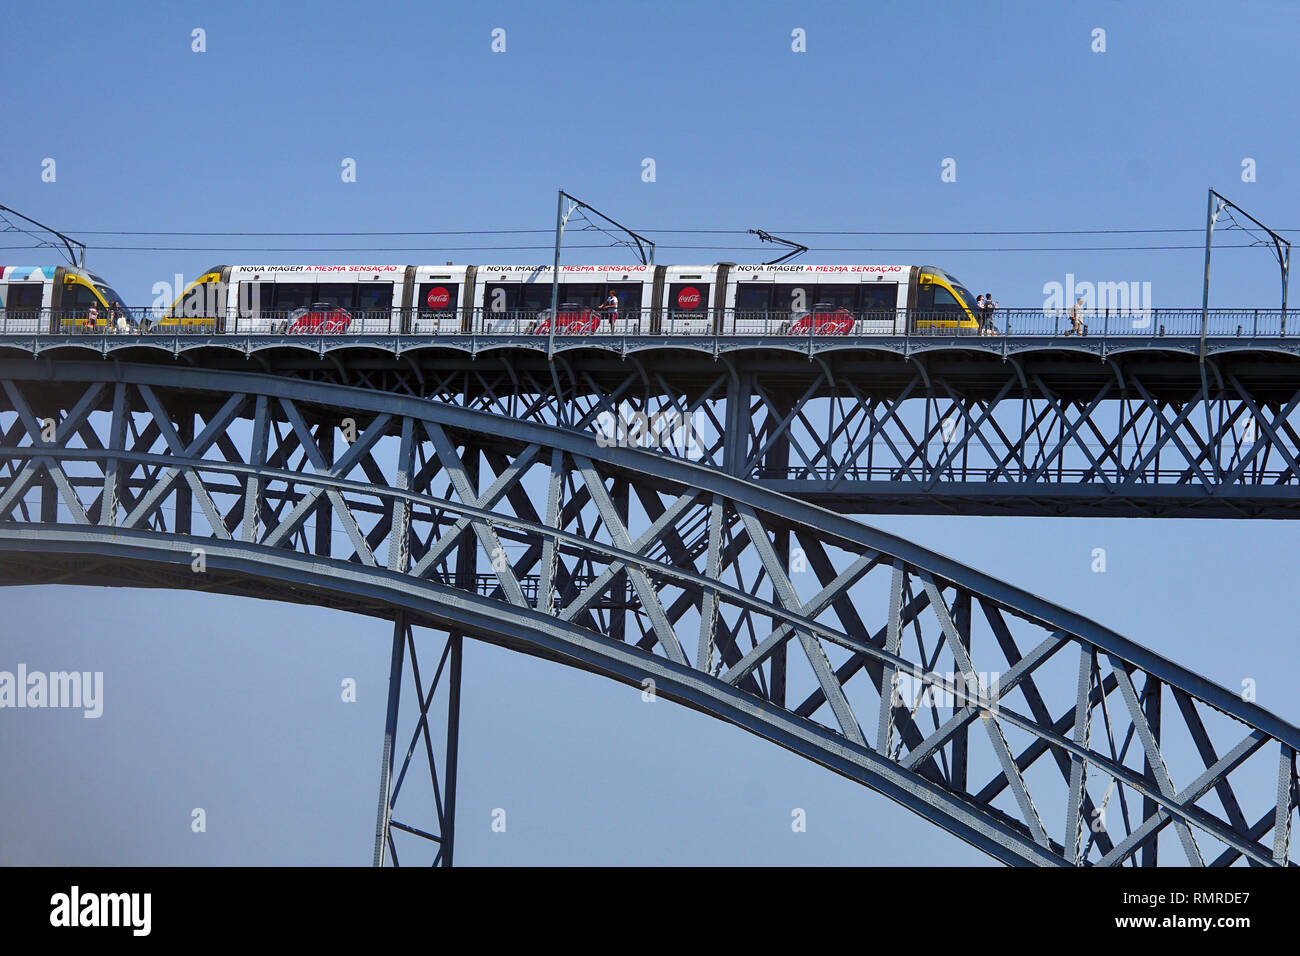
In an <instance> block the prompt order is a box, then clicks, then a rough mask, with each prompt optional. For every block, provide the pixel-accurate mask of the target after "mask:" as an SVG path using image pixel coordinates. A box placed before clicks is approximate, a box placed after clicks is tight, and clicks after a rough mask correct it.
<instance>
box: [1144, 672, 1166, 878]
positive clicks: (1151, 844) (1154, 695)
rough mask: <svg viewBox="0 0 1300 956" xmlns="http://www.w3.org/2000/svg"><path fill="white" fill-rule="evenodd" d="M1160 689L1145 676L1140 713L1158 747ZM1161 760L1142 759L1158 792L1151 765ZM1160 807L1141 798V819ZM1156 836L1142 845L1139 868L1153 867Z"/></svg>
mask: <svg viewBox="0 0 1300 956" xmlns="http://www.w3.org/2000/svg"><path fill="white" fill-rule="evenodd" d="M1160 688H1161V683H1160V681H1159V680H1157V679H1156V678H1154V677H1152V676H1151V675H1150V674H1148V675H1147V680H1146V684H1145V685H1143V687H1142V712H1143V713H1144V714H1146V718H1147V723H1148V724H1149V725H1150V726H1151V736H1152V737H1153V738H1155V742H1156V744H1157V745H1158V744H1159V743H1160ZM1153 757H1154V758H1155V759H1157V760H1159V759H1161V758H1160V756H1159V755H1158V754H1150V753H1148V754H1145V755H1144V756H1143V758H1142V776H1143V778H1144V779H1145V780H1146V781H1147V782H1148V783H1149V784H1150V785H1151V787H1152V789H1154V790H1157V791H1158V790H1159V787H1160V785H1159V782H1158V781H1157V780H1156V775H1155V768H1154V766H1153V765H1152V758H1153ZM1159 809H1160V805H1159V804H1158V803H1156V801H1154V800H1152V799H1151V798H1150V797H1147V796H1144V797H1143V798H1142V819H1143V820H1150V819H1151V818H1152V817H1153V816H1155V815H1156V812H1157V811H1158V810H1159ZM1156 837H1157V834H1154V833H1153V834H1151V836H1149V837H1147V838H1146V840H1145V841H1143V843H1142V859H1141V862H1140V863H1139V866H1155V865H1156V853H1157V851H1158V850H1159V844H1158V843H1157V840H1156Z"/></svg>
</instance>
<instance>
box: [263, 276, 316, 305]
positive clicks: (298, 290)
mask: <svg viewBox="0 0 1300 956" xmlns="http://www.w3.org/2000/svg"><path fill="white" fill-rule="evenodd" d="M315 295H316V285H315V283H311V282H277V283H275V310H276V311H277V312H292V311H293V310H294V309H303V308H306V307H307V306H309V305H311V304H312V303H313V302H315V301H316V299H315ZM262 306H263V308H265V307H266V303H265V302H263V303H262Z"/></svg>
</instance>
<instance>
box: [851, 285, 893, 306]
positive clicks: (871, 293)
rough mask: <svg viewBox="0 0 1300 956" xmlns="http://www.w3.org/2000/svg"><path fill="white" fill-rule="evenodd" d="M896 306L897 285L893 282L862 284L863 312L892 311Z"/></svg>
mask: <svg viewBox="0 0 1300 956" xmlns="http://www.w3.org/2000/svg"><path fill="white" fill-rule="evenodd" d="M897 306H898V286H897V285H896V284H895V283H893V282H888V283H886V282H873V283H872V284H871V285H864V286H862V303H861V305H860V306H859V308H860V309H861V311H863V312H893V311H894V309H895V308H896V307H897Z"/></svg>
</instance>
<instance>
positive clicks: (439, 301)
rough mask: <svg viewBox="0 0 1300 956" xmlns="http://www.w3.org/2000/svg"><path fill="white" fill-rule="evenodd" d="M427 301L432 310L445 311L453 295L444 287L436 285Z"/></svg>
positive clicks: (430, 291)
mask: <svg viewBox="0 0 1300 956" xmlns="http://www.w3.org/2000/svg"><path fill="white" fill-rule="evenodd" d="M425 301H427V302H428V303H429V308H431V309H445V308H447V303H449V302H450V301H451V293H450V292H448V291H447V290H446V289H444V288H443V287H442V286H440V285H436V286H434V287H433V288H432V289H430V290H429V295H428V297H427V298H426V300H425Z"/></svg>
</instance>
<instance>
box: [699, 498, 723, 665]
mask: <svg viewBox="0 0 1300 956" xmlns="http://www.w3.org/2000/svg"><path fill="white" fill-rule="evenodd" d="M706 567H707V574H708V578H709V580H710V581H718V580H721V576H722V500H721V499H720V498H718V497H717V495H714V496H713V500H712V501H711V502H710V504H709V556H708V564H707V565H706ZM717 620H718V593H717V592H716V591H705V592H704V597H703V602H702V605H701V607H700V645H699V650H698V651H697V652H696V656H695V666H696V668H697V669H699V670H702V671H704V672H705V673H706V674H711V673H713V649H714V642H715V638H714V632H715V630H716V628H717Z"/></svg>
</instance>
